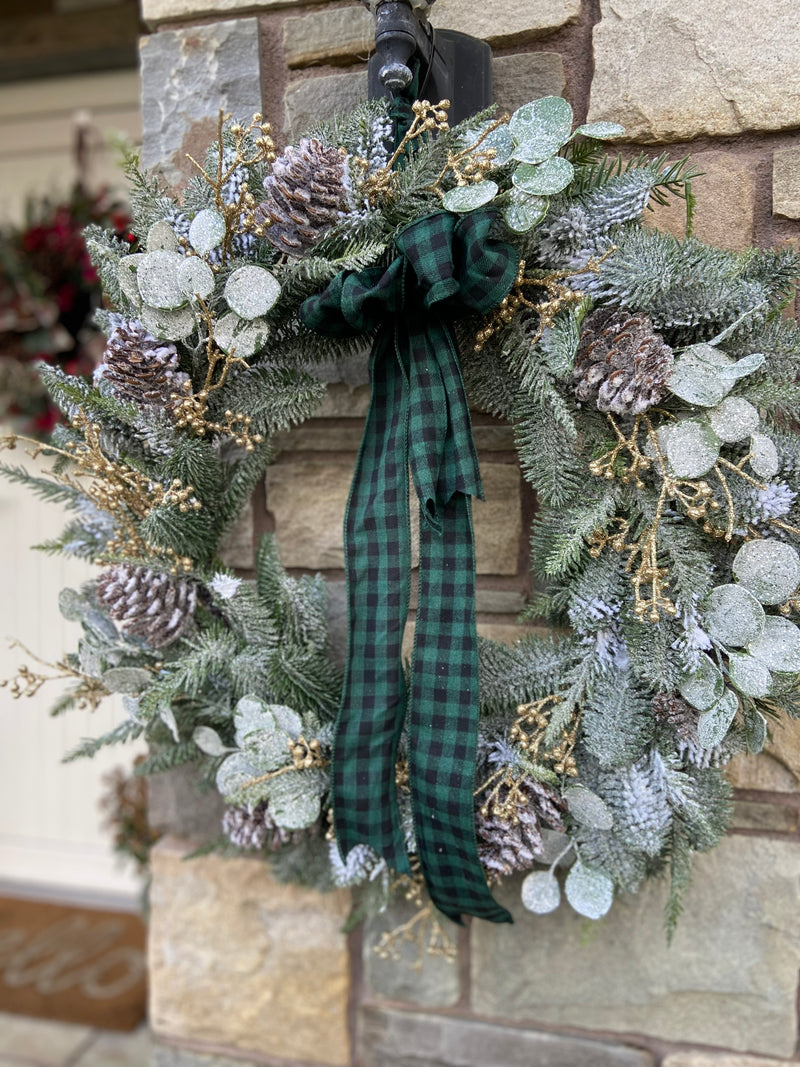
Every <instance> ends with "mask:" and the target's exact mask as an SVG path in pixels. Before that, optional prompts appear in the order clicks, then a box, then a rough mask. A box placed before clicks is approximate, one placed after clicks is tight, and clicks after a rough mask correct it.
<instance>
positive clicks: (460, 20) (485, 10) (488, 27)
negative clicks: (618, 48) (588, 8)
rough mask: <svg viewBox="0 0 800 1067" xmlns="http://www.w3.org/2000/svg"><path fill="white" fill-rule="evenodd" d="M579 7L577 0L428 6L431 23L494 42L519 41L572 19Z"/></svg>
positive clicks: (455, 0) (440, 0)
mask: <svg viewBox="0 0 800 1067" xmlns="http://www.w3.org/2000/svg"><path fill="white" fill-rule="evenodd" d="M580 11H581V5H580V0H536V3H531V2H526V3H517V4H508V3H496V2H495V3H487V0H437V2H436V3H435V5H434V6H433V8H432V9H431V25H432V26H435V27H437V28H438V29H441V30H459V31H460V32H461V33H468V34H469V35H470V36H471V37H480V38H482V39H483V40H484V41H488V42H489V43H490V44H494V45H500V44H503V45H509V44H521V43H522V42H524V41H533V40H536V39H537V38H539V37H545V36H546V35H547V34H548V33H552V32H553V30H557V29H559V28H560V27H561V26H565V25H567V23H569V22H574V21H575V20H576V19H577V18H578V16H579V15H580Z"/></svg>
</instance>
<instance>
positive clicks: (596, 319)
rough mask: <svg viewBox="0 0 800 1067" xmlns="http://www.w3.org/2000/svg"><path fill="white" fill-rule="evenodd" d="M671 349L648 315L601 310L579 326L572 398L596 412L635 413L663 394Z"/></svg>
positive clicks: (670, 362)
mask: <svg viewBox="0 0 800 1067" xmlns="http://www.w3.org/2000/svg"><path fill="white" fill-rule="evenodd" d="M673 362H674V360H673V355H672V349H671V348H670V347H669V345H667V344H665V343H664V339H663V337H662V336H661V334H659V333H656V332H655V331H654V329H653V324H652V322H651V321H650V319H648V318H647V316H646V315H631V314H628V312H627V311H616V310H614V309H608V308H601V309H600V310H599V311H595V312H593V313H592V314H591V315H589V316H588V318H587V319H586V321H585V322H584V324H583V331H582V332H581V339H580V344H579V345H578V352H577V355H576V357H575V367H574V370H573V372H572V384H573V388H574V390H575V396H576V397H577V399H578V400H580V401H581V402H582V403H585V402H586V401H589V400H594V401H595V403H596V404H597V407H598V409H599V410H600V411H610V412H613V413H614V414H615V415H639V414H641V413H642V412H643V411H646V410H647V408H649V407H651V406H652V405H653V404H657V403H658V401H659V400H661V398H662V397H663V396H664V394H665V393H666V388H667V387H666V382H667V378H668V377H669V375H670V372H671V370H672V365H673Z"/></svg>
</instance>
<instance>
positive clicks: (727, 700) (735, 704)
mask: <svg viewBox="0 0 800 1067" xmlns="http://www.w3.org/2000/svg"><path fill="white" fill-rule="evenodd" d="M738 708H739V700H738V698H737V696H736V694H735V693H734V691H733V690H732V689H726V690H725V691H724V693H723V695H722V698H721V699H720V700H718V701H717V702H716V704H714V705H713V706H712V707H710V708H709V709H708V710H707V711H705V712H704V713H703V714H702V715H701V716H700V718H699V719H698V720H697V740H698V741H699V742H700V744H701V745H702V746H703V748H715V747H716V746H717V745H719V744H721V743H722V741H724V740H725V735H726V734H727V732H728V730H729V729H730V727H731V723H732V722H733V720H734V718H735V717H736V712H737V710H738Z"/></svg>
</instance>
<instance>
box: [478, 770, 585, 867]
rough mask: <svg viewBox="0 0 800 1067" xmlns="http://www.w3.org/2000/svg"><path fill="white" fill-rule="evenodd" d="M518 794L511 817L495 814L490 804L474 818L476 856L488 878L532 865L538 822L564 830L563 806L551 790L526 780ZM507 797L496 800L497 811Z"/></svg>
mask: <svg viewBox="0 0 800 1067" xmlns="http://www.w3.org/2000/svg"><path fill="white" fill-rule="evenodd" d="M504 793H505V795H504ZM520 794H521V795H520V799H519V801H518V803H517V805H516V813H515V815H514V816H511V817H507V816H505V815H499V814H495V813H494V810H495V807H494V805H492V807H490V809H489V812H488V813H487V814H484V813H483V811H482V810H481V809H479V810H478V813H477V815H476V819H475V832H476V834H477V838H478V856H479V857H480V860H481V863H482V864H483V866H484V869H485V870H486V871H487V872H488V873H489V874H490V875H495V876H500V875H508V874H512V873H513V872H514V871H527V870H529V869H530V868H531V867H532V866H533V864H534V863H535V862H536V859H537V857H538V856H541V855H542V851H543V840H542V831H541V823H546V824H547V825H548V826H550V827H552V828H553V829H554V830H559V831H561V832H562V833H563V832H564V831H565V830H566V827H565V826H564V823H563V821H562V818H561V816H562V815H563V813H564V812H565V811H566V810H567V806H566V804H565V803H564V801H563V800H562V799H561V797H560V796H559V795H558V793H557V792H556V791H555V790H554V789H552V788H551V787H550V786H548V785H544V784H543V783H542V782H535V781H533V780H532V779H530V778H527V779H525V781H524V783H523V784H522V788H521V790H520ZM507 795H508V794H507V792H506V791H501V794H500V796H499V797H498V798H497V800H498V802H499V805H500V807H501V808H502V806H503V803H504V802H505V801H506V799H507Z"/></svg>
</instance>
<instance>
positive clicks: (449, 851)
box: [301, 211, 519, 922]
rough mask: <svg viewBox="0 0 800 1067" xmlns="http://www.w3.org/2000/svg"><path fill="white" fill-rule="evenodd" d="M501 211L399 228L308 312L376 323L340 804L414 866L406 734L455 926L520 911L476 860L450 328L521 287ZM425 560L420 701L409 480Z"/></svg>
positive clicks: (387, 854) (426, 837) (456, 383)
mask: <svg viewBox="0 0 800 1067" xmlns="http://www.w3.org/2000/svg"><path fill="white" fill-rule="evenodd" d="M493 221H494V216H493V214H492V213H491V212H489V211H476V212H473V213H472V214H469V215H465V216H462V217H459V216H456V215H453V214H449V213H446V212H440V213H437V214H435V215H431V216H429V217H427V218H423V219H420V220H419V221H418V222H415V223H413V224H412V225H410V226H408V227H407V228H406V229H405V230H403V231H402V232H401V233H400V235H399V236H398V237H397V240H396V242H395V249H396V253H397V254H396V258H395V259H394V260H393V261H392V262H391V263H390V264H389V266H388V267H386V268H383V267H373V268H369V269H367V270H363V271H343V272H342V273H340V274H339V275H338V276H337V277H336V278H334V279H333V281H332V282H331V283H330V285H329V286H328V287H327V289H325V291H324V292H322V293H320V294H318V295H316V296H314V297H311V298H309V299H308V300H307V301H306V302H305V303H304V305H303V307H302V312H301V314H302V318H303V321H304V322H305V324H306V325H307V326H308V327H310V328H312V329H314V330H317V331H319V332H321V333H325V334H328V335H329V336H340V337H341V336H347V335H354V334H359V333H363V332H365V331H371V330H374V329H377V331H378V332H377V337H376V339H375V343H374V345H373V349H372V355H371V359H370V379H371V383H372V402H371V405H370V410H369V414H368V416H367V422H366V427H365V430H364V438H363V441H362V443H361V450H360V453H359V457H358V461H357V463H356V469H355V475H354V478H353V484H352V487H351V490H350V498H349V502H348V506H347V513H346V516H345V525H344V531H345V555H346V561H347V562H346V565H347V594H348V621H349V635H348V653H347V664H346V672H345V683H344V692H343V697H342V703H341V707H340V710H339V716H338V720H337V724H336V733H335V737H334V743H333V761H332V763H333V770H332V806H333V813H334V827H335V832H336V838H337V840H338V843H339V848H340V850H341V852H342V855H343V856H346V855H347V853H348V852H349V851H350V849H352V848H353V847H354V846H355V845H357V844H367V845H369V846H370V847H371V848H373V849H374V850H375V852H377V853H378V854H379V855H381V856H383V857H384V858H385V859H386V861H387V863H389V864H390V866H392V867H393V868H394V869H395V870H397V871H399V872H401V873H410V866H409V861H408V855H407V850H406V842H405V838H404V834H403V829H402V825H401V820H400V814H399V807H398V799H397V792H396V786H395V764H396V758H397V748H398V743H399V740H400V735H401V733H402V731H403V729H404V727H405V728H406V729H407V740H408V753H409V786H410V790H411V805H412V810H413V815H414V828H415V834H416V843H417V853H418V856H419V860H420V865H421V868H422V872H423V874H424V877H425V881H426V884H427V887H428V890H429V892H430V895H431V899H432V900H433V902H434V904H435V905H436V906H437V907H438V908H439V909H440V910H441V911H442V912H444V914H445V915H447V916H449V917H450V918H451V919H454V920H455V921H457V922H460V921H461V915H462V913H465V914H470V915H476V916H479V917H480V918H483V919H489V920H491V921H493V922H510V921H511V916H510V915H509V913H508V912H507V911H506V910H505V908H503V907H501V906H500V905H499V904H497V902H496V901H495V900H494V898H493V897H492V895H491V893H490V891H489V888H488V886H487V882H486V877H485V875H484V872H483V869H482V867H481V863H480V860H479V858H478V851H477V843H476V838H475V821H474V819H475V816H474V797H473V792H474V788H475V771H476V746H477V735H478V716H479V678H478V645H477V634H476V630H475V552H474V545H473V532H472V513H471V500H470V497H471V496H477V497H480V498H482V497H483V490H482V487H481V480H480V472H479V469H478V460H477V456H476V452H475V445H474V442H473V439H472V429H471V425H470V418H469V408H468V406H467V398H466V394H465V392H464V383H463V380H462V377H461V369H460V366H459V361H458V355H457V350H456V344H455V339H454V335H453V330H452V326H451V325H450V324H451V322H452V321H453V320H454V319H455V318H457V317H459V316H461V317H463V316H464V315H465V314H468V313H482V314H485V313H487V312H488V311H490V310H491V309H492V308H495V307H497V305H498V304H500V302H501V301H502V300H503V298H504V297H505V296H506V295H507V294H508V292H509V291H510V289H511V287H512V285H513V283H514V280H515V278H516V274H517V267H518V263H519V258H518V256H517V254H516V252H515V251H514V249H513V248H511V246H510V245H508V244H506V243H504V242H502V241H500V240H497V239H495V238H493V237H492V236H491V235H490V230H491V228H492V224H493ZM409 467H410V469H411V475H412V479H413V483H414V488H415V490H416V495H417V497H418V500H419V513H420V523H419V524H420V550H419V551H420V561H419V596H418V607H417V618H416V631H415V641H414V653H413V660H412V670H411V681H410V693H409V692H408V690H407V686H406V681H405V677H404V673H403V664H402V658H401V643H402V638H403V630H404V627H405V622H406V618H407V615H408V605H409V591H410V575H411V533H410V508H409V479H408V470H409Z"/></svg>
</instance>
